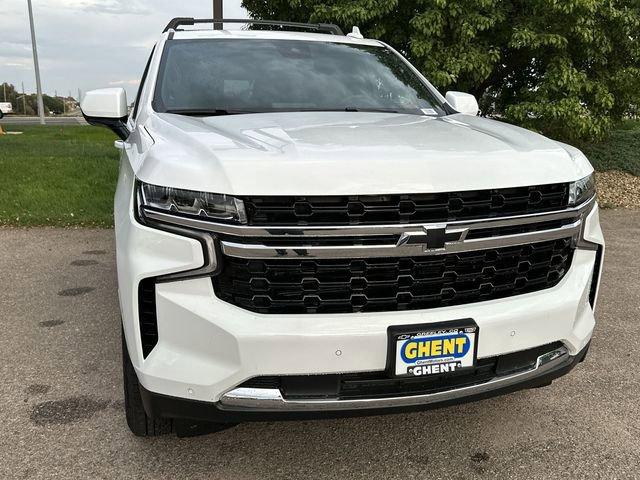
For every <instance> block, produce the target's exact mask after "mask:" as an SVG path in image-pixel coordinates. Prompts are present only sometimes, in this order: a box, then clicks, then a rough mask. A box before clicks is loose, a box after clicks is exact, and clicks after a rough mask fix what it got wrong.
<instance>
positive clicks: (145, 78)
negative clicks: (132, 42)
mask: <svg viewBox="0 0 640 480" xmlns="http://www.w3.org/2000/svg"><path fill="white" fill-rule="evenodd" d="M155 49H156V47H155V46H154V47H153V49H152V50H151V55H149V60H147V66H146V67H144V73H143V74H142V79H140V86H139V87H138V93H137V94H136V102H135V103H134V105H133V114H132V115H131V117H132V118H133V119H134V120H135V119H136V118H138V106H139V104H140V97H141V96H142V90H143V89H144V84H145V81H146V80H147V74H148V73H149V66H150V65H151V59H152V58H153V52H154V51H155Z"/></svg>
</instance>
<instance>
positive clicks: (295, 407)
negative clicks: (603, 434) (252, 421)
mask: <svg viewBox="0 0 640 480" xmlns="http://www.w3.org/2000/svg"><path fill="white" fill-rule="evenodd" d="M572 361H573V357H571V356H570V355H569V351H568V350H567V348H566V347H560V348H558V349H556V350H553V351H551V352H549V353H545V354H544V355H541V356H539V357H538V360H537V362H536V365H535V367H533V368H531V369H530V370H526V371H524V372H520V373H516V374H513V375H505V376H501V377H495V378H493V379H492V380H489V381H487V382H485V383H481V384H478V385H471V386H468V387H461V388H457V389H452V390H447V391H443V392H437V393H430V394H426V395H414V396H406V397H390V398H367V399H358V400H337V399H335V400H333V399H315V398H310V399H296V400H289V399H285V398H284V397H283V396H282V394H281V393H280V390H279V389H270V388H236V389H234V390H231V391H229V392H227V393H226V394H224V395H223V396H222V397H221V398H220V401H219V402H218V403H217V407H218V408H220V409H221V410H227V411H251V412H300V411H309V412H313V411H316V412H317V411H336V410H360V409H378V408H391V407H411V406H418V405H428V404H433V403H440V402H446V401H449V400H457V399H462V398H465V397H469V396H472V395H478V394H482V393H486V392H490V391H492V390H497V389H500V388H505V387H509V386H512V385H516V384H518V383H524V382H527V381H530V380H534V379H535V378H536V377H540V376H542V375H544V374H545V373H547V372H549V371H551V370H554V369H556V368H561V367H563V366H566V365H570V364H571V362H572Z"/></svg>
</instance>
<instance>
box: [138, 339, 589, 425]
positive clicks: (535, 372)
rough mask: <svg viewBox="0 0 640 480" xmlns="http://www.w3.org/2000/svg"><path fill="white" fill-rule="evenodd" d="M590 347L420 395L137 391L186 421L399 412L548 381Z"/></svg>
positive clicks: (149, 404) (148, 405)
mask: <svg viewBox="0 0 640 480" xmlns="http://www.w3.org/2000/svg"><path fill="white" fill-rule="evenodd" d="M588 350H589V344H587V346H585V347H584V348H583V349H582V350H581V351H579V352H578V353H577V354H576V355H569V353H568V350H567V349H566V348H564V347H561V348H560V349H558V350H554V351H550V352H549V353H547V354H545V355H543V356H540V357H539V358H538V361H537V362H536V364H535V366H534V367H533V368H531V369H529V370H526V371H524V372H518V373H516V374H512V375H504V376H500V377H496V378H494V379H492V380H490V381H488V382H485V383H481V384H478V385H474V386H469V387H464V388H459V389H455V390H449V391H444V392H439V393H433V394H428V395H419V396H404V397H397V398H385V399H371V400H366V401H363V400H357V401H342V400H305V401H299V400H286V399H284V398H282V395H280V392H279V391H272V390H269V389H236V390H232V391H231V392H228V393H227V394H226V395H225V396H223V397H222V399H221V400H220V401H219V402H215V403H213V402H203V401H194V400H188V399H184V398H178V397H171V396H167V395H162V394H158V393H153V392H150V391H148V390H147V389H145V388H144V387H142V388H141V394H142V399H143V404H144V408H145V410H146V412H147V414H149V415H151V416H156V417H163V418H174V419H180V420H186V421H188V422H190V423H192V422H214V423H239V422H244V421H266V420H304V419H315V418H339V417H344V416H365V415H378V414H383V413H399V412H407V411H419V410H426V409H430V408H438V407H444V406H448V405H454V404H457V403H462V402H471V401H476V400H481V399H485V398H490V397H493V396H497V395H502V394H507V393H512V392H515V391H518V390H523V389H527V388H536V387H542V386H546V385H549V384H550V383H551V382H552V381H553V380H554V379H556V378H558V377H561V376H563V375H565V374H567V373H569V372H570V371H571V370H572V369H573V368H574V367H575V366H576V365H577V364H578V363H580V362H581V361H583V360H584V358H585V356H586V354H587V351H588ZM242 390H244V391H242ZM249 390H251V391H249Z"/></svg>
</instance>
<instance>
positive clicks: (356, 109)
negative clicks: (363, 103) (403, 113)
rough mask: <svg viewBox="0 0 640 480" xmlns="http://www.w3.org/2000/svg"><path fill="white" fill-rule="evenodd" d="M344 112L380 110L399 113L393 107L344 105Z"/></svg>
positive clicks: (381, 111)
mask: <svg viewBox="0 0 640 480" xmlns="http://www.w3.org/2000/svg"><path fill="white" fill-rule="evenodd" d="M344 111H345V112H380V113H400V111H399V110H394V109H393V108H360V107H344Z"/></svg>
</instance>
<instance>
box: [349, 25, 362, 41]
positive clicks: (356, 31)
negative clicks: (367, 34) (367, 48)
mask: <svg viewBox="0 0 640 480" xmlns="http://www.w3.org/2000/svg"><path fill="white" fill-rule="evenodd" d="M347 37H351V38H358V39H360V40H362V39H363V38H364V37H363V36H362V34H361V33H360V29H359V28H358V27H356V26H355V25H354V26H353V29H352V30H351V33H347Z"/></svg>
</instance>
